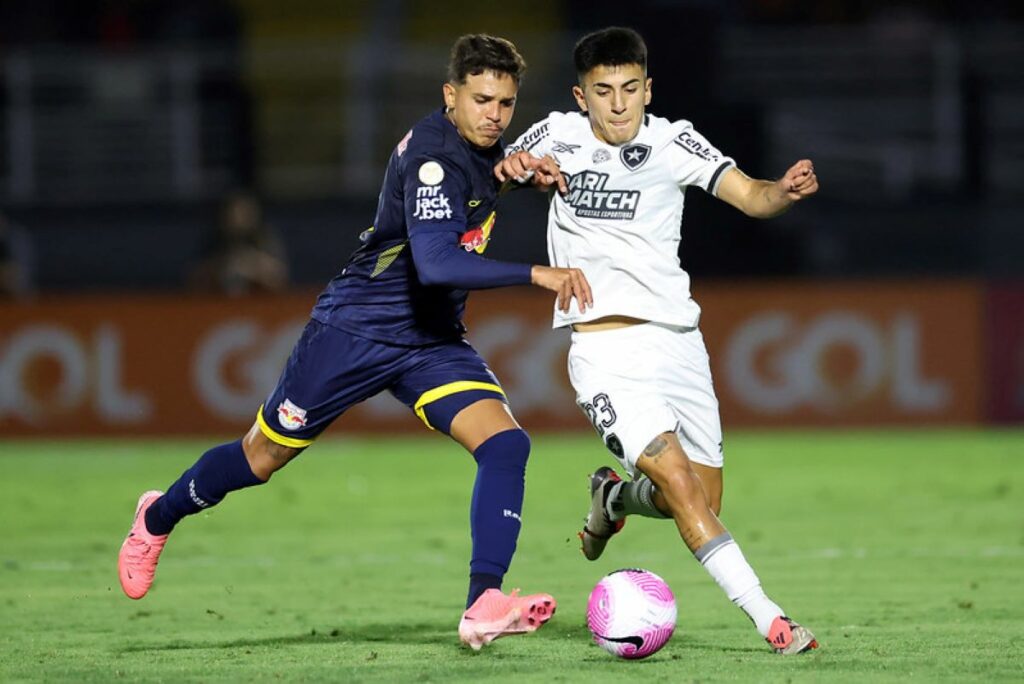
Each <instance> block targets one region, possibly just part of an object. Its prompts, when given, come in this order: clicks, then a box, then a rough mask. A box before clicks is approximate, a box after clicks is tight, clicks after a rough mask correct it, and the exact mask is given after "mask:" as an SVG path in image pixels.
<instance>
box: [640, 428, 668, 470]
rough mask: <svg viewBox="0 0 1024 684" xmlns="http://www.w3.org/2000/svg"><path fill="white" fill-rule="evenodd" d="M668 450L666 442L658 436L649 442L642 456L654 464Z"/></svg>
mask: <svg viewBox="0 0 1024 684" xmlns="http://www.w3.org/2000/svg"><path fill="white" fill-rule="evenodd" d="M666 449H668V440H667V439H665V438H664V437H661V436H660V435H659V436H658V437H655V438H654V439H652V440H651V443H650V444H648V445H647V448H645V449H644V453H643V454H642V455H643V456H647V457H648V458H650V459H651V460H653V461H654V462H655V463H657V462H658V459H659V458H661V455H662V454H663V453H665V450H666Z"/></svg>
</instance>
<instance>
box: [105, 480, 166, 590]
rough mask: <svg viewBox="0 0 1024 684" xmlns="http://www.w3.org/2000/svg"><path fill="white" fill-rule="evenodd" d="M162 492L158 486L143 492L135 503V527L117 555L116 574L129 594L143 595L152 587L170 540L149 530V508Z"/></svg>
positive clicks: (133, 526)
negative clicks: (147, 523) (147, 519)
mask: <svg viewBox="0 0 1024 684" xmlns="http://www.w3.org/2000/svg"><path fill="white" fill-rule="evenodd" d="M163 494H164V493H163V492H158V491H156V490H152V491H148V492H143V494H142V496H140V497H139V503H138V504H137V505H136V506H135V520H134V522H132V529H131V530H130V531H129V532H128V536H127V537H126V538H125V540H124V544H121V553H119V554H118V556H117V574H118V575H119V576H120V578H121V588H122V589H124V593H125V594H127V595H128V598H133V599H140V598H142V597H143V596H145V595H146V592H147V591H149V587H150V586H151V585H152V584H153V576H154V575H155V574H156V562H157V561H158V560H160V552H161V551H163V550H164V544H166V543H167V535H166V534H162V535H155V534H150V532H149V530H147V529H146V510H147V509H148V508H149V507H150V506H152V505H153V502H154V501H156V500H157V499H159V498H160V497H161V496H163Z"/></svg>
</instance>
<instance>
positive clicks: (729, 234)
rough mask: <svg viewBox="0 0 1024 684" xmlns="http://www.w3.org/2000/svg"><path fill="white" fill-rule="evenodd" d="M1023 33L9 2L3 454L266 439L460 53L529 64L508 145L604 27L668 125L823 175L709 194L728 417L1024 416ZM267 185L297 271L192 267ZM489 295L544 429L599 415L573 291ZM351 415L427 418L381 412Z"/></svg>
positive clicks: (492, 344)
mask: <svg viewBox="0 0 1024 684" xmlns="http://www.w3.org/2000/svg"><path fill="white" fill-rule="evenodd" d="M1022 22H1024V9H1022V5H1021V4H1020V3H1017V2H1011V1H1010V0H1005V1H999V0H984V1H976V2H971V3H956V2H938V1H936V2H923V1H922V2H892V1H884V2H883V1H881V0H877V1H875V0H862V1H860V2H855V1H846V2H844V1H839V0H834V1H819V2H804V1H802V0H732V1H711V0H679V1H669V0H664V1H654V0H636V1H635V2H632V3H629V5H628V11H623V9H622V4H621V3H612V2H605V1H600V0H599V1H588V2H582V1H581V0H561V1H557V2H556V1H551V0H522V1H521V2H517V3H514V5H513V6H506V7H503V8H502V9H501V10H497V9H488V8H486V7H484V6H483V5H482V4H481V3H478V2H469V1H463V0H456V1H453V2H444V3H427V2H415V1H408V0H406V1H403V0H376V1H371V0H351V1H348V2H330V1H327V0H294V1H293V2H290V3H285V4H282V3H279V2H274V1H272V0H235V1H233V2H229V1H228V0H178V1H176V2H152V1H147V0H92V1H84V2H74V3H71V2H61V1H58V0H31V1H29V0H5V1H3V2H0V226H2V227H0V234H2V235H3V243H4V245H5V247H4V254H5V256H6V258H7V263H6V264H5V265H4V267H3V268H4V273H5V275H4V282H5V290H6V292H7V294H6V298H5V299H4V301H3V302H2V303H0V379H2V387H0V435H2V436H4V437H15V436H34V435H40V436H41V435H47V436H52V435H69V436H70V435H126V434H132V435H168V434H234V433H237V432H238V431H239V430H241V429H243V428H245V427H247V426H248V425H249V424H251V421H252V416H253V413H254V411H255V408H256V407H257V406H258V404H259V403H260V401H261V400H262V398H263V396H264V394H265V393H266V392H267V391H268V390H269V388H270V387H272V385H273V383H274V380H275V379H276V375H277V373H278V371H279V368H280V364H281V362H282V360H283V358H284V356H285V354H286V353H287V351H288V349H289V347H290V344H291V342H292V340H293V339H294V338H295V336H296V335H297V331H298V329H299V326H301V325H302V323H303V321H304V319H305V317H306V315H307V313H308V310H309V308H310V306H311V304H312V301H313V297H314V295H315V293H316V292H317V290H318V288H319V287H320V286H322V284H323V283H324V282H326V280H327V279H329V278H330V277H331V276H332V275H333V274H334V273H335V272H336V271H337V270H338V269H339V268H340V266H341V264H342V263H343V262H344V260H345V258H346V257H347V255H348V253H349V252H350V251H351V250H352V249H353V248H354V247H355V246H356V244H357V237H358V234H359V233H360V231H362V230H363V229H365V228H366V227H367V226H368V225H369V224H370V222H371V221H372V218H373V211H374V207H375V204H376V193H377V191H378V188H379V182H380V179H381V175H382V172H383V168H384V164H385V162H386V159H387V157H388V155H389V153H390V150H391V149H392V147H393V146H394V144H395V143H396V141H397V140H398V139H399V138H400V137H401V136H402V134H403V133H404V132H405V130H406V129H407V128H408V127H409V126H410V125H411V124H412V123H413V122H415V121H416V120H417V119H418V118H419V117H421V116H423V115H424V114H425V113H426V112H428V111H429V110H430V109H431V108H433V107H435V106H438V104H439V102H440V99H439V94H440V85H441V83H442V79H443V75H444V68H445V63H446V59H447V50H448V48H449V46H450V44H451V42H452V40H453V39H454V38H455V37H456V36H457V35H459V34H461V33H465V32H476V31H485V32H491V33H494V34H498V35H502V36H506V37H509V38H510V39H512V40H513V41H515V42H516V43H517V45H518V46H519V47H520V49H521V50H522V52H523V53H524V55H525V56H526V58H527V61H528V62H529V65H530V69H529V73H528V75H527V79H526V81H525V84H524V87H523V90H522V92H521V100H520V104H519V107H518V111H517V113H516V116H515V118H514V120H513V122H512V126H511V129H510V134H511V135H510V136H509V138H512V137H514V136H515V135H517V134H518V133H519V132H521V131H522V130H524V129H525V128H526V127H527V126H528V125H529V124H530V123H531V122H532V121H534V120H535V119H537V118H538V117H540V116H542V115H543V114H545V113H546V112H548V111H550V110H552V109H562V110H564V109H572V108H573V107H574V104H573V102H572V100H571V98H570V94H569V87H570V85H571V84H572V82H573V78H574V75H573V73H572V68H571V48H572V45H573V43H574V42H575V40H576V39H577V38H578V37H579V36H580V35H581V34H582V33H584V32H585V31H587V30H590V29H593V28H597V27H601V26H605V25H608V24H622V25H630V26H633V27H635V28H637V29H638V30H640V31H641V33H643V34H644V36H645V37H646V39H647V41H648V44H649V48H650V58H651V67H650V73H651V75H652V76H653V78H654V92H655V97H654V102H653V105H652V107H651V111H652V112H654V113H656V114H658V115H661V116H665V117H669V118H688V119H690V120H692V121H693V122H694V123H695V125H696V126H697V128H698V129H699V130H701V131H702V132H704V133H705V134H706V135H707V136H708V137H709V138H710V139H711V140H712V141H713V142H715V143H716V144H717V145H718V146H719V147H720V148H721V149H722V150H724V151H725V152H726V153H728V154H730V155H732V156H734V157H735V158H736V159H737V160H738V161H739V164H740V166H741V167H742V168H743V169H745V170H746V171H748V172H749V173H751V174H752V175H756V176H760V177H772V176H775V175H778V174H780V173H781V172H782V171H784V170H785V169H786V168H787V167H788V165H789V164H790V163H791V162H792V161H794V160H796V159H799V158H803V157H809V158H811V159H813V160H814V162H815V165H816V168H817V170H818V172H819V175H820V178H821V180H822V189H821V192H820V193H819V196H818V197H816V198H815V199H814V200H813V201H811V202H808V203H806V204H805V205H802V206H800V207H799V208H798V209H797V210H796V211H793V212H791V213H790V214H789V215H786V216H784V217H782V218H779V219H776V220H773V221H766V222H758V221H753V220H749V219H746V218H745V217H742V216H741V215H739V214H738V213H737V212H735V211H734V210H732V209H730V208H729V207H726V206H725V205H723V204H721V203H718V202H716V201H715V200H713V199H711V198H709V197H706V196H703V194H702V193H697V192H691V193H688V196H687V209H686V220H685V222H684V234H683V249H682V254H681V257H682V261H683V264H684V266H685V267H686V268H687V269H688V270H689V271H690V272H691V274H692V275H693V277H694V293H695V297H696V298H697V300H698V301H699V302H700V303H701V304H702V305H703V307H704V310H705V314H704V318H703V320H702V327H703V328H704V330H705V335H706V337H707V338H708V341H709V348H710V350H711V356H712V362H713V370H714V373H715V378H716V384H717V389H718V391H719V393H720V396H721V400H722V406H723V417H724V421H725V426H726V430H727V432H728V431H729V430H730V429H735V428H742V427H751V426H758V427H765V426H767V427H775V426H786V427H793V426H798V427H799V426H878V425H887V426H892V425H950V424H954V425H963V426H981V425H988V424H994V423H1020V422H1022V421H1024V230H1022V229H1021V225H1022V216H1024V211H1022V209H1024V23H1022ZM240 191H243V192H245V193H248V195H249V197H250V198H252V199H253V201H255V202H257V203H258V204H259V205H260V206H261V207H262V215H263V217H264V219H265V223H266V224H267V225H268V226H269V229H268V230H267V232H266V234H265V235H264V238H265V241H264V242H263V243H261V244H262V246H263V247H265V248H266V250H267V252H268V254H269V255H270V257H272V258H276V259H278V260H279V261H280V264H279V265H280V268H281V272H279V273H278V275H279V276H280V277H279V278H277V279H273V278H271V279H270V280H268V281H264V282H260V283H242V284H233V283H227V282H224V281H223V279H218V277H216V276H214V277H212V278H205V279H204V278H202V277H197V276H196V274H197V272H201V271H202V268H203V267H202V264H203V260H204V259H205V258H207V257H208V256H209V254H210V252H211V250H212V249H213V248H212V247H211V245H213V244H215V243H216V239H215V238H214V237H213V236H214V235H215V234H216V231H217V230H218V229H217V221H218V218H217V216H218V211H219V207H220V206H221V204H222V203H223V201H224V199H225V198H226V197H231V196H234V195H235V193H238V192H240ZM544 210H545V206H544V201H543V198H542V197H541V196H539V195H535V196H522V197H511V198H509V199H508V200H507V201H505V202H504V205H503V207H502V210H501V213H500V216H499V221H498V228H497V231H496V236H495V239H494V240H493V241H492V246H491V249H490V251H489V255H491V256H495V257H498V258H509V259H517V260H530V261H533V262H543V261H544V259H545V258H546V257H545V252H544V236H543V231H544V223H543V217H544ZM284 272H287V279H285V277H284V275H283V274H284ZM470 306H471V312H470V338H471V340H472V341H473V342H474V343H475V344H476V345H477V346H478V347H479V348H480V349H481V351H482V352H483V354H484V356H485V357H486V358H488V359H490V360H491V361H492V362H493V365H494V366H495V369H496V371H497V372H498V374H499V377H501V378H502V379H503V380H504V382H505V383H506V385H507V387H508V389H509V392H510V395H511V398H512V400H513V404H514V406H515V408H516V410H517V414H518V415H519V417H520V418H521V419H522V421H523V423H524V424H525V425H526V426H527V427H528V428H531V429H534V430H541V429H553V430H586V429H588V426H587V424H586V422H585V421H584V420H583V418H582V416H581V415H579V414H578V411H577V410H576V408H575V406H574V404H573V399H572V394H571V391H570V390H569V388H568V384H567V381H566V379H565V371H564V357H563V350H564V347H565V344H566V337H565V335H564V334H562V333H561V332H552V331H550V330H549V329H548V306H549V305H548V302H547V298H546V297H545V296H544V295H542V294H538V293H534V292H512V293H508V292H493V293H481V294H478V295H475V296H474V297H472V298H471V301H470ZM338 429H340V430H348V431H370V432H372V431H380V430H386V431H389V432H391V431H394V430H401V429H412V430H416V429H418V428H417V423H416V421H415V419H414V418H412V417H410V416H409V415H407V412H406V411H405V410H404V409H403V408H402V407H401V406H400V405H399V404H397V402H394V401H393V400H391V399H390V398H389V397H383V398H379V399H378V400H374V401H372V402H369V403H368V404H367V405H366V406H364V407H362V408H360V409H359V410H358V411H356V412H354V413H353V414H351V415H349V416H346V417H345V418H344V419H343V420H342V421H341V422H340V424H339V426H338Z"/></svg>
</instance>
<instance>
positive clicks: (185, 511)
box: [146, 440, 263, 534]
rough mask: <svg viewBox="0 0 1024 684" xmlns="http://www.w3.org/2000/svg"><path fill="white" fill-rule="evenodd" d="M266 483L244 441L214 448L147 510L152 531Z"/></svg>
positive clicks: (166, 530) (163, 531) (168, 527)
mask: <svg viewBox="0 0 1024 684" xmlns="http://www.w3.org/2000/svg"><path fill="white" fill-rule="evenodd" d="M258 484H263V480H261V479H259V478H258V477H256V475H254V474H253V472H252V468H250V467H249V461H248V460H247V459H246V458H245V452H244V451H242V440H237V441H234V442H231V443H230V444H221V445H220V446H216V447H213V448H212V449H210V450H209V451H207V452H206V453H205V454H203V455H202V457H201V458H200V459H199V460H198V461H196V462H195V465H193V466H192V467H191V468H189V469H188V470H186V471H185V472H184V473H182V474H181V477H179V478H178V480H177V481H176V482H175V483H174V484H172V485H171V486H170V487H169V488H168V489H167V493H166V494H164V495H163V496H161V497H160V498H159V499H157V500H156V501H155V502H154V503H153V505H152V506H150V507H149V510H147V511H146V529H148V530H149V532H150V534H167V533H169V532H170V531H171V530H173V529H174V526H175V525H177V524H178V521H179V520H181V519H182V518H184V517H185V516H186V515H192V514H193V513H198V512H199V511H201V510H203V509H204V508H209V507H210V506H216V505H217V504H219V503H220V502H221V500H222V499H223V498H224V497H225V496H226V495H227V493H228V492H233V491H235V490H236V489H243V488H245V487H252V486H253V485H258Z"/></svg>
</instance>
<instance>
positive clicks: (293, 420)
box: [277, 399, 306, 430]
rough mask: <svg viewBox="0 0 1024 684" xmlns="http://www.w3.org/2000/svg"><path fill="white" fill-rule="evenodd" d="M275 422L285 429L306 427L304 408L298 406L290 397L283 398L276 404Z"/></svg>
mask: <svg viewBox="0 0 1024 684" xmlns="http://www.w3.org/2000/svg"><path fill="white" fill-rule="evenodd" d="M277 422H278V423H279V424H280V425H281V427H283V428H284V429H285V430H298V429H299V428H303V427H306V409H304V408H299V407H298V406H296V405H295V404H293V403H292V402H291V400H290V399H285V400H284V401H282V402H281V403H280V404H278V405H277Z"/></svg>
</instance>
